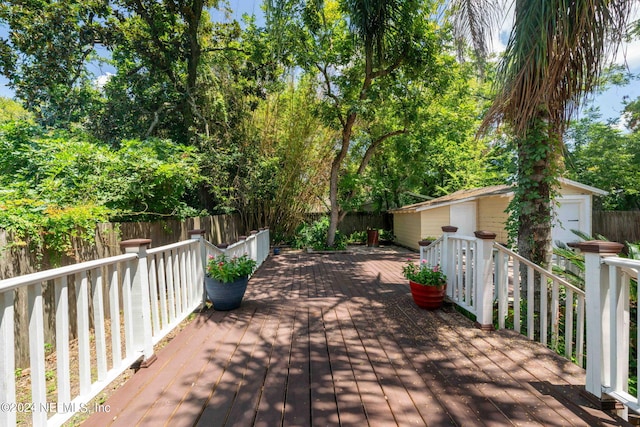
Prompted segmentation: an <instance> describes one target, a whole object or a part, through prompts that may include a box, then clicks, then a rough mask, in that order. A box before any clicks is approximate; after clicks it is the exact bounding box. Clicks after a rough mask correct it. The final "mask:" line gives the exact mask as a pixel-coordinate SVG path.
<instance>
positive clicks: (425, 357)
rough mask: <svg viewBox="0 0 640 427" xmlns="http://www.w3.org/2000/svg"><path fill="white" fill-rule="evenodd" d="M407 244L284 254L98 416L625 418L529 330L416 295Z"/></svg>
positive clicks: (122, 422)
mask: <svg viewBox="0 0 640 427" xmlns="http://www.w3.org/2000/svg"><path fill="white" fill-rule="evenodd" d="M407 257H412V258H415V257H416V256H415V254H411V253H409V252H402V251H399V252H392V251H388V252H386V253H385V252H372V253H368V254H365V253H355V254H332V255H320V254H306V253H285V254H283V255H281V256H277V257H273V258H271V259H269V260H268V261H267V262H266V263H265V264H264V265H263V267H262V268H261V269H260V271H259V272H258V273H257V274H256V275H255V276H254V277H253V278H252V279H251V281H250V286H249V289H248V290H247V294H246V296H245V301H244V302H243V305H242V306H241V307H240V308H239V309H237V310H234V311H232V312H216V311H214V310H211V309H210V310H208V311H206V312H204V313H201V314H198V315H197V316H196V319H195V320H194V321H193V322H192V323H190V324H189V325H188V326H187V327H186V328H185V329H184V330H183V331H182V332H180V333H179V334H178V335H177V336H176V337H175V338H174V339H173V340H172V341H171V342H170V343H169V344H168V345H167V346H166V347H164V348H163V349H161V350H160V351H158V354H157V356H158V360H157V361H156V362H155V363H154V364H153V365H151V366H150V367H149V368H146V369H142V370H140V371H139V372H137V373H136V374H135V375H134V376H133V377H132V378H131V379H130V380H129V381H128V382H127V383H126V384H124V385H123V386H122V387H121V389H120V390H118V391H117V392H116V393H115V394H114V395H113V396H112V397H111V398H110V399H109V400H108V401H107V402H106V404H108V405H109V407H110V409H111V411H110V412H108V413H106V412H102V413H96V414H94V415H93V416H92V417H91V418H89V419H88V420H87V422H86V425H90V426H94V425H98V426H106V425H114V426H134V425H141V426H157V425H171V426H193V425H198V426H207V427H208V426H268V427H270V426H275V425H284V426H311V425H313V426H338V425H345V426H346V425H357V426H362V425H370V426H381V425H384V426H390V425H398V426H405V425H407V426H409V425H411V426H426V425H429V426H465V427H466V426H503V425H511V424H513V425H525V426H528V425H536V426H540V425H545V426H552V425H563V426H564V425H568V426H592V425H607V426H610V425H620V424H622V422H621V421H620V420H618V419H614V418H612V417H611V416H609V415H608V414H606V413H604V412H601V411H599V410H597V409H595V408H593V407H592V406H590V405H589V403H588V402H587V401H586V400H585V399H584V398H582V397H581V396H580V393H579V391H580V389H581V385H582V384H584V370H582V369H580V368H579V367H577V366H575V365H573V364H571V363H570V362H568V361H566V360H564V359H562V358H560V357H559V356H557V355H555V354H553V353H552V352H551V351H549V350H547V349H545V348H543V347H541V346H540V345H538V344H536V343H532V342H530V341H528V340H527V339H526V338H524V337H521V336H519V335H516V334H514V333H510V332H507V331H498V332H485V331H481V330H479V329H476V328H474V327H473V324H472V322H471V321H469V320H468V319H466V318H464V317H463V316H462V315H460V314H458V313H456V312H454V311H452V310H450V309H448V310H447V309H445V310H440V311H435V312H427V311H424V310H420V309H418V308H417V307H416V306H415V305H414V304H413V302H412V300H411V296H410V292H409V289H408V286H407V285H406V281H405V280H404V279H403V278H402V276H401V267H402V264H403V263H404V262H405V261H406V259H407Z"/></svg>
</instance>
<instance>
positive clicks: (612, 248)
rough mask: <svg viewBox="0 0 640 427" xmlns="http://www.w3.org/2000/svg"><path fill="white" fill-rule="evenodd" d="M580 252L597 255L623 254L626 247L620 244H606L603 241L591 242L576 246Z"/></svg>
mask: <svg viewBox="0 0 640 427" xmlns="http://www.w3.org/2000/svg"><path fill="white" fill-rule="evenodd" d="M575 246H576V247H577V248H578V249H580V251H582V252H588V253H596V254H601V255H602V254H614V255H618V254H619V253H620V252H622V248H624V245H623V244H622V243H618V242H606V241H603V240H589V241H587V242H580V243H577V244H576V245H575Z"/></svg>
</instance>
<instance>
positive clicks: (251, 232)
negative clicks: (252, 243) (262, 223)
mask: <svg viewBox="0 0 640 427" xmlns="http://www.w3.org/2000/svg"><path fill="white" fill-rule="evenodd" d="M249 234H251V235H252V236H253V235H254V234H258V230H251V231H250V232H249Z"/></svg>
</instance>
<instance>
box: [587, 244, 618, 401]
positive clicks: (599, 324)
mask: <svg viewBox="0 0 640 427" xmlns="http://www.w3.org/2000/svg"><path fill="white" fill-rule="evenodd" d="M576 246H577V247H578V248H579V249H580V251H581V252H582V253H583V254H584V265H585V274H584V276H585V302H586V318H587V319H586V320H587V324H586V330H587V368H586V379H585V390H586V392H587V396H588V397H590V398H592V400H594V401H595V402H596V403H598V404H599V405H600V406H601V407H602V408H608V409H613V407H612V406H611V405H615V403H616V402H615V401H613V400H612V399H608V398H607V397H606V396H605V395H603V393H602V387H603V386H606V385H609V383H610V378H608V377H609V373H610V369H609V365H610V363H611V361H610V354H609V349H610V345H611V342H610V341H611V337H610V334H609V332H610V322H611V316H610V311H611V310H610V304H609V303H608V302H607V297H608V294H609V266H608V265H606V264H604V263H602V258H603V257H607V256H615V255H617V254H618V253H620V251H622V248H623V245H622V244H620V243H614V242H604V241H589V242H582V243H578V244H577V245H576Z"/></svg>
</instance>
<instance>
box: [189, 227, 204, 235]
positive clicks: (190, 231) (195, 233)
mask: <svg viewBox="0 0 640 427" xmlns="http://www.w3.org/2000/svg"><path fill="white" fill-rule="evenodd" d="M204 233H205V230H204V229H202V228H196V229H194V230H189V231H187V234H188V235H189V237H191V236H195V235H197V234H199V235H201V236H204Z"/></svg>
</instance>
